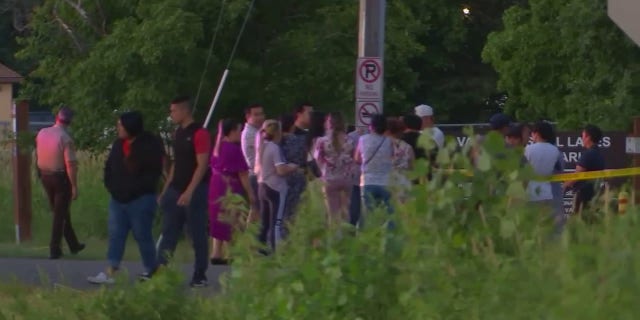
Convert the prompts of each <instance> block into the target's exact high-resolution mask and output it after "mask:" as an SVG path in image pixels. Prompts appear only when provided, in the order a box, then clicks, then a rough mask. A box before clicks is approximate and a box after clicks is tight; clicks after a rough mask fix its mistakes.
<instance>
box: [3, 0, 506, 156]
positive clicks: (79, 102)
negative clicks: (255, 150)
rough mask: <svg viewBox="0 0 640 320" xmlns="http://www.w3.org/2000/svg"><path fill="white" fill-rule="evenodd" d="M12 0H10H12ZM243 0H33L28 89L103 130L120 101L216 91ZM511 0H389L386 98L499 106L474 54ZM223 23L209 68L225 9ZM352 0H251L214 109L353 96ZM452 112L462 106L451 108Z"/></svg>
mask: <svg viewBox="0 0 640 320" xmlns="http://www.w3.org/2000/svg"><path fill="white" fill-rule="evenodd" d="M5 1H6V0H5ZM249 3H250V1H248V0H220V1H213V2H211V1H202V0H190V1H186V2H185V1H175V0H162V1H152V2H148V1H94V2H91V3H89V2H73V1H68V0H45V1H40V5H39V6H37V7H35V13H34V14H33V16H32V17H31V18H30V21H31V23H30V25H29V30H28V32H26V33H23V37H22V38H21V40H20V44H21V48H22V50H21V51H20V52H19V53H18V56H19V57H20V58H21V61H22V62H23V63H26V64H27V65H31V66H33V68H22V69H21V70H19V71H21V72H23V73H25V74H27V73H28V74H29V75H30V78H29V79H30V81H29V82H28V83H27V86H26V87H25V88H23V90H22V96H23V97H28V98H31V99H35V100H38V101H41V102H42V103H45V104H48V105H50V106H52V107H56V106H58V105H59V104H61V103H68V104H70V105H73V106H76V107H77V108H78V109H80V119H79V120H80V123H81V125H79V126H77V127H76V129H75V130H76V137H77V139H78V142H79V144H80V145H81V146H84V147H101V146H102V145H103V143H98V142H97V140H98V138H100V137H101V135H102V134H103V131H104V127H105V126H109V125H111V122H112V121H113V120H112V119H113V117H112V114H113V112H114V110H123V109H131V108H135V109H140V110H142V111H144V112H145V114H146V115H147V116H148V117H149V120H150V123H151V122H153V123H158V122H160V121H162V120H163V119H164V116H165V115H166V113H165V111H166V108H167V101H168V100H169V99H171V98H172V97H173V96H174V95H176V94H178V93H189V94H192V95H193V96H195V95H196V92H197V91H198V88H199V87H200V85H201V84H202V88H203V90H202V94H201V95H200V97H199V99H198V110H199V111H200V112H201V113H202V112H203V111H204V110H205V109H206V108H207V107H208V105H209V103H210V102H211V100H212V97H213V94H214V91H215V88H216V86H217V84H218V81H219V78H220V76H221V74H222V71H223V70H224V68H225V67H226V64H227V61H228V58H229V55H230V53H231V51H232V46H233V44H234V42H235V40H236V37H237V35H238V32H239V29H240V26H241V23H242V20H243V19H244V15H245V13H246V10H247V7H248V4H249ZM511 3H513V1H507V0H490V1H487V0H482V1H481V0H475V1H468V2H467V3H466V5H467V6H470V7H471V8H472V10H473V13H472V15H471V16H467V17H465V15H464V14H463V13H462V8H463V5H462V4H461V3H457V2H455V1H454V2H451V1H446V0H439V1H427V0H419V1H416V0H412V1H408V0H402V1H390V2H389V3H388V10H387V36H386V39H387V43H386V57H385V64H386V66H385V67H386V75H385V76H386V78H385V83H386V93H385V110H386V111H388V112H389V113H395V114H400V113H403V112H405V111H406V110H408V109H409V108H410V107H411V106H413V105H415V104H417V103H421V102H427V103H430V104H432V105H433V106H434V107H435V108H436V110H437V112H438V116H439V118H440V119H441V120H443V121H464V122H466V121H477V120H484V118H485V117H486V116H487V114H488V113H490V112H492V111H493V110H494V109H495V106H494V105H493V104H491V103H489V102H490V101H493V97H496V96H499V95H498V94H497V93H496V92H495V82H496V76H495V72H494V71H493V70H492V69H491V68H490V67H489V66H487V65H484V64H483V63H482V62H481V60H480V51H481V49H482V46H483V44H484V39H485V38H486V35H487V34H488V33H489V32H490V31H491V30H494V29H495V28H496V26H497V25H499V24H500V16H501V14H502V10H504V8H506V7H508V6H509V5H510V4H511ZM220 10H223V11H222V17H223V19H222V23H221V27H220V29H219V32H218V33H217V38H216V41H215V46H214V49H213V55H212V58H211V61H210V64H209V67H208V68H207V69H206V70H205V71H206V74H205V75H204V81H203V82H202V83H200V79H201V76H202V72H203V69H204V66H205V65H206V60H207V57H208V49H209V45H210V44H211V39H212V37H213V35H214V33H215V31H216V30H217V29H216V23H217V17H218V15H219V13H220ZM357 34H358V1H338V0H329V1H303V2H300V1H290V0H281V1H269V2H264V1H256V4H255V7H254V9H253V11H252V14H251V16H250V18H249V20H248V24H247V27H246V30H245V33H244V34H243V37H242V39H241V41H240V46H239V48H238V50H237V52H236V55H235V58H234V60H233V62H232V64H231V68H230V69H231V73H230V77H229V79H228V82H227V84H226V88H225V91H224V92H223V95H222V99H221V101H220V104H219V107H218V109H217V110H216V116H217V117H220V116H228V115H233V116H239V114H238V112H237V111H238V108H239V107H243V106H245V105H247V104H248V103H252V102H260V103H263V104H264V105H265V106H266V107H267V109H268V112H269V114H270V115H272V116H273V115H276V114H278V113H281V112H284V111H289V110H290V109H291V107H292V105H293V104H294V103H295V102H296V101H299V100H308V101H312V102H313V103H314V104H315V105H317V106H319V107H321V108H323V109H325V110H326V109H332V110H342V111H344V112H345V113H347V114H352V113H353V110H354V107H353V106H354V101H353V96H354V88H353V86H354V69H355V60H356V55H357ZM454 114H455V117H454V116H453V115H454Z"/></svg>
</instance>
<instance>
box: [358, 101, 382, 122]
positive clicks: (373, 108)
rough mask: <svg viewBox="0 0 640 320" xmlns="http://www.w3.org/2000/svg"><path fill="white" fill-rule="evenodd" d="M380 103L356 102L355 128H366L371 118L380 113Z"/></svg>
mask: <svg viewBox="0 0 640 320" xmlns="http://www.w3.org/2000/svg"><path fill="white" fill-rule="evenodd" d="M381 111H382V110H381V108H380V103H379V102H377V101H358V103H357V104H356V117H357V118H358V119H356V120H357V122H356V125H357V126H368V125H370V124H371V118H372V117H373V115H375V114H379V113H380V112H381Z"/></svg>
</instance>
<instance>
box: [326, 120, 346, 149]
mask: <svg viewBox="0 0 640 320" xmlns="http://www.w3.org/2000/svg"><path fill="white" fill-rule="evenodd" d="M327 118H328V119H329V126H330V127H331V144H332V145H333V148H335V149H336V151H338V152H342V147H343V146H342V141H340V139H339V136H340V134H345V133H346V127H345V123H344V117H343V116H342V113H340V112H331V113H329V115H327Z"/></svg>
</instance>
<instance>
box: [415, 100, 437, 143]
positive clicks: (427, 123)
mask: <svg viewBox="0 0 640 320" xmlns="http://www.w3.org/2000/svg"><path fill="white" fill-rule="evenodd" d="M414 111H415V113H416V115H417V116H418V117H420V118H421V119H422V132H424V131H425V130H426V129H430V130H431V135H432V137H433V140H434V141H435V142H436V145H438V148H442V147H444V133H442V131H441V130H440V129H438V128H437V127H436V126H435V121H434V118H433V108H431V107H430V106H428V105H426V104H421V105H419V106H416V107H415V108H414Z"/></svg>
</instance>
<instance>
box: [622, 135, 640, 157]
mask: <svg viewBox="0 0 640 320" xmlns="http://www.w3.org/2000/svg"><path fill="white" fill-rule="evenodd" d="M625 149H626V151H627V154H640V137H627V141H626V144H625Z"/></svg>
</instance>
